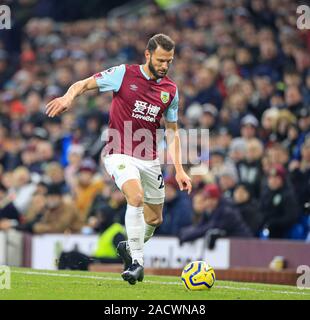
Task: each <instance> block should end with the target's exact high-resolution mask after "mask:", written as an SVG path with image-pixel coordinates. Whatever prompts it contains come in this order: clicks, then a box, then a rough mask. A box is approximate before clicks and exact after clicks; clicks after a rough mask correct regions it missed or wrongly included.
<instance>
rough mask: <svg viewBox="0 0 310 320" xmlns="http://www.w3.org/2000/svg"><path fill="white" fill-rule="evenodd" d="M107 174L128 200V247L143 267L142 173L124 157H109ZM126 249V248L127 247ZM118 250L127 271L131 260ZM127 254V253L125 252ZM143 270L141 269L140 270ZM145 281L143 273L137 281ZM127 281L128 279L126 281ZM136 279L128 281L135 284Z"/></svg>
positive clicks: (135, 259)
mask: <svg viewBox="0 0 310 320" xmlns="http://www.w3.org/2000/svg"><path fill="white" fill-rule="evenodd" d="M103 162H104V165H105V167H106V170H107V172H108V173H109V174H110V175H111V177H112V178H113V179H114V181H115V183H116V185H117V186H118V188H119V189H120V190H122V192H123V193H124V195H125V197H126V200H127V209H126V214H125V227H126V232H127V237H128V245H129V249H130V253H131V256H132V258H133V262H134V263H135V261H136V262H137V264H138V265H139V266H140V265H141V266H143V245H144V216H143V198H144V195H143V189H142V185H141V182H140V173H139V170H138V169H137V167H136V166H135V165H134V164H133V163H132V161H130V158H128V157H126V156H124V155H119V154H115V155H109V156H106V157H104V158H103ZM125 248H126V246H125ZM121 249H122V247H119V248H118V252H119V254H120V256H121V257H122V258H123V260H124V263H125V265H126V269H127V267H128V265H129V264H131V258H130V259H127V261H126V259H124V256H123V255H122V252H120V250H121ZM123 253H125V251H123ZM138 269H141V268H138ZM141 274H142V275H141ZM142 279H143V267H142V272H141V270H140V275H139V277H138V278H137V279H136V280H140V281H141V280H142ZM126 280H127V279H126ZM136 280H134V279H130V281H129V280H127V281H129V282H130V283H132V284H134V283H135V281H136Z"/></svg>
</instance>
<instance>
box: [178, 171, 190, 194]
mask: <svg viewBox="0 0 310 320" xmlns="http://www.w3.org/2000/svg"><path fill="white" fill-rule="evenodd" d="M175 179H176V181H177V183H178V185H179V188H180V190H181V191H183V190H187V193H188V194H190V193H191V192H192V182H191V178H190V177H189V176H188V175H187V174H186V173H185V172H184V171H182V172H178V173H177V174H176V175H175Z"/></svg>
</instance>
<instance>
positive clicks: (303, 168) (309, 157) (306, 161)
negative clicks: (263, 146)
mask: <svg viewBox="0 0 310 320" xmlns="http://www.w3.org/2000/svg"><path fill="white" fill-rule="evenodd" d="M301 155H302V157H301V161H298V160H295V161H292V162H291V163H290V167H289V169H290V171H291V175H290V176H291V178H292V182H293V185H294V189H295V194H296V196H297V199H298V202H299V206H300V207H301V208H302V210H304V208H305V205H306V203H307V202H309V200H310V138H308V139H307V140H306V141H305V143H304V144H303V146H302V149H301Z"/></svg>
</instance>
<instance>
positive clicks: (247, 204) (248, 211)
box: [234, 183, 263, 235]
mask: <svg viewBox="0 0 310 320" xmlns="http://www.w3.org/2000/svg"><path fill="white" fill-rule="evenodd" d="M234 203H235V205H236V207H237V208H238V209H239V211H240V213H241V216H242V218H243V220H244V222H245V223H246V224H247V225H248V227H249V228H250V229H251V231H252V233H253V234H254V235H256V234H257V233H258V231H259V229H260V228H261V226H262V223H263V214H262V213H261V212H260V210H259V205H258V202H257V201H256V200H255V199H253V198H252V194H251V187H250V186H249V185H248V184H246V183H239V184H238V185H237V186H236V188H235V191H234Z"/></svg>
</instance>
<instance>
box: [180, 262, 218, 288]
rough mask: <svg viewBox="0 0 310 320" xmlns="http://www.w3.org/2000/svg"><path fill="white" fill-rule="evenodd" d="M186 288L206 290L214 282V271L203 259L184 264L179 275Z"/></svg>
mask: <svg viewBox="0 0 310 320" xmlns="http://www.w3.org/2000/svg"><path fill="white" fill-rule="evenodd" d="M181 279H182V282H183V284H184V286H185V288H186V289H188V290H208V289H211V288H212V286H213V285H214V282H215V272H214V270H213V268H212V267H211V266H210V265H208V263H207V262H205V261H193V262H190V263H189V264H188V265H186V266H185V268H184V269H183V272H182V275H181Z"/></svg>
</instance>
